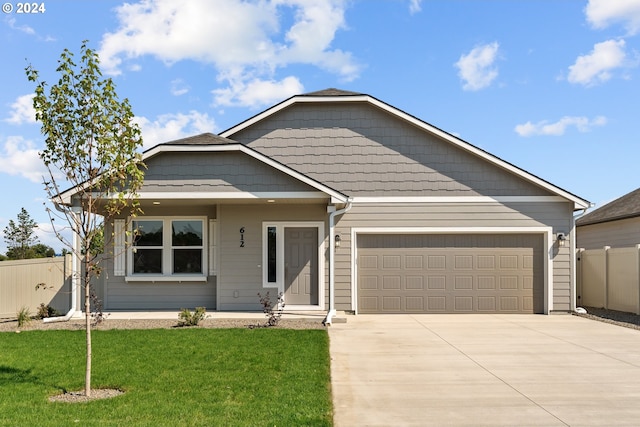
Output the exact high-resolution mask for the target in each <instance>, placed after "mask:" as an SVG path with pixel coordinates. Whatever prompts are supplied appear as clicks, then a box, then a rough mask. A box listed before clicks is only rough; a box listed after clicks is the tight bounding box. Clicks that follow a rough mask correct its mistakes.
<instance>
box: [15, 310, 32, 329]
mask: <svg viewBox="0 0 640 427" xmlns="http://www.w3.org/2000/svg"><path fill="white" fill-rule="evenodd" d="M16 317H17V318H18V327H20V328H22V327H23V326H26V325H28V324H29V322H31V314H30V313H29V307H22V308H21V309H20V311H18V313H17V314H16Z"/></svg>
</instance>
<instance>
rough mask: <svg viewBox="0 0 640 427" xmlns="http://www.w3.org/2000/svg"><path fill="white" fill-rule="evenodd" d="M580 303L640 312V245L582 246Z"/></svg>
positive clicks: (578, 280)
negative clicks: (599, 247) (592, 247)
mask: <svg viewBox="0 0 640 427" xmlns="http://www.w3.org/2000/svg"><path fill="white" fill-rule="evenodd" d="M576 259H577V260H578V263H577V265H578V268H577V291H578V302H577V303H578V306H589V307H598V308H600V307H602V308H607V309H610V310H618V311H625V312H628V313H636V314H640V245H636V246H634V247H630V248H610V247H608V246H605V247H604V248H602V249H588V250H585V249H579V250H578V252H577V254H576Z"/></svg>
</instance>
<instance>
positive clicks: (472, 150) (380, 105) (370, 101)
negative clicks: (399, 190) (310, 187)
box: [220, 89, 589, 209]
mask: <svg viewBox="0 0 640 427" xmlns="http://www.w3.org/2000/svg"><path fill="white" fill-rule="evenodd" d="M352 104H363V105H367V106H369V107H370V108H372V109H376V110H378V111H380V112H381V113H382V116H385V115H386V116H391V117H392V118H393V119H395V120H396V121H401V122H403V123H405V124H406V125H407V126H406V127H407V129H413V130H414V131H415V130H416V129H417V130H418V132H420V133H422V134H423V135H425V134H426V135H428V136H429V137H430V138H435V139H437V140H439V141H441V142H442V143H444V144H448V145H449V146H450V147H452V148H455V149H457V150H459V152H461V153H464V154H465V155H467V156H472V157H475V158H476V159H479V160H480V161H481V162H485V163H487V164H488V165H491V166H492V167H493V169H494V170H501V171H503V172H504V173H506V174H510V175H512V176H514V177H517V178H518V179H520V180H522V181H526V182H527V183H529V185H531V186H535V187H537V188H539V189H542V190H543V191H545V192H546V193H545V194H549V193H550V194H552V195H556V196H560V197H562V198H564V199H566V200H568V201H571V202H573V203H574V206H575V208H576V209H584V208H586V207H588V206H589V202H587V201H586V200H584V199H581V198H579V197H577V196H575V195H574V194H571V193H569V192H567V191H566V190H563V189H561V188H559V187H556V186H554V185H552V184H551V183H549V182H547V181H545V180H543V179H541V178H539V177H537V176H535V175H532V174H530V173H528V172H526V171H524V170H522V169H520V168H518V167H516V166H515V165H513V164H511V163H509V162H506V161H504V160H502V159H500V158H498V157H496V156H493V155H492V154H490V153H488V152H486V151H484V150H482V149H480V148H478V147H475V146H473V145H471V144H469V143H467V142H466V141H463V140H461V139H460V138H457V137H455V136H453V135H451V134H449V133H447V132H445V131H443V130H441V129H438V128H436V127H434V126H432V125H430V124H428V123H426V122H424V121H422V120H420V119H418V118H416V117H414V116H412V115H410V114H407V113H405V112H404V111H401V110H399V109H397V108H395V107H392V106H390V105H388V104H386V103H384V102H382V101H380V100H378V99H376V98H373V97H371V96H369V95H363V94H358V93H353V92H344V91H337V90H336V89H328V90H326V91H319V92H312V93H310V94H306V95H298V96H294V97H292V98H289V99H287V100H285V101H283V102H281V103H280V104H277V105H275V106H273V107H271V108H270V109H267V110H265V111H264V112H262V113H260V114H258V115H256V116H254V117H252V118H250V119H248V120H246V121H245V122H242V123H240V124H238V125H236V126H234V127H232V128H230V129H228V130H226V131H224V132H222V133H221V134H220V135H221V136H222V137H233V138H234V139H238V140H240V141H241V142H243V143H249V144H250V142H249V140H250V139H251V138H253V137H254V136H255V135H254V136H252V137H250V138H245V137H243V136H242V135H243V134H246V132H248V131H250V130H252V129H253V130H255V131H256V132H257V133H258V134H259V133H261V132H266V129H261V126H262V123H263V122H265V121H267V120H268V119H272V118H273V117H274V116H276V115H282V114H284V113H285V112H287V111H290V110H291V111H292V108H293V106H294V105H295V106H297V107H298V110H297V111H299V110H300V107H301V106H311V105H316V106H319V105H325V106H329V105H334V106H340V105H342V106H345V105H352ZM328 109H329V110H330V108H328ZM333 114H334V113H332V112H331V111H326V112H322V115H323V116H322V117H329V118H330V119H331V118H332V117H333ZM336 114H337V113H336ZM308 119H309V116H305V118H304V119H300V120H308ZM376 121H378V119H376ZM283 123H285V121H283ZM288 123H292V122H288ZM305 126H306V125H305ZM312 126H313V124H311V123H309V125H308V126H306V128H305V132H307V133H311V134H312V133H313V132H316V131H319V128H318V129H310V128H311V127H312ZM365 126H380V125H379V124H378V123H373V124H372V123H366V124H365ZM339 127H340V126H336V128H339ZM281 128H283V129H288V128H287V125H286V123H285V124H284V125H282V126H281ZM324 131H327V127H325V128H324ZM384 131H385V129H382V130H380V132H384ZM294 133H295V132H294V131H291V132H289V136H287V135H285V134H284V133H283V134H281V135H279V136H276V135H273V138H272V142H274V141H276V140H278V139H279V140H280V141H281V142H282V140H283V139H285V138H287V137H291V135H293V134H294ZM305 137H309V135H306V136H305ZM311 137H312V138H316V141H318V143H317V144H318V145H317V146H319V145H321V144H323V143H328V144H336V143H337V144H340V142H337V141H338V140H339V139H338V138H336V137H335V133H334V135H329V134H324V135H322V134H316V135H315V136H314V135H311ZM342 137H348V136H347V135H342ZM390 137H391V138H396V137H399V138H401V137H402V135H395V134H394V135H390ZM352 141H355V140H352ZM250 145H251V146H252V147H254V148H256V149H257V150H258V151H260V152H264V153H265V154H267V155H269V156H270V157H271V156H274V157H275V158H280V157H277V156H278V152H275V151H273V150H269V147H268V146H267V145H260V143H258V144H250ZM293 145H294V146H295V144H293ZM411 149H412V148H409V150H411ZM347 150H348V149H347ZM307 155H309V153H307ZM378 158H380V157H378ZM372 159H373V158H372ZM280 161H282V162H283V163H285V164H287V165H290V166H292V167H293V168H296V169H298V170H300V171H301V172H304V173H308V171H307V170H304V169H303V168H302V166H300V165H298V164H296V163H295V161H293V162H291V160H290V159H286V158H280ZM363 161H365V162H366V161H368V160H366V159H365V160H363ZM332 163H333V162H332ZM332 163H330V164H328V165H326V166H327V168H328V169H327V170H329V171H330V170H331V168H335V166H336V165H335V164H332ZM389 163H390V164H393V162H389ZM355 165H356V167H361V165H362V163H361V162H360V163H357V162H355ZM388 167H391V166H388ZM310 171H311V169H310ZM404 172H406V171H403V173H404ZM408 172H409V175H408V176H409V178H411V177H415V175H412V173H411V170H409V171H408ZM309 175H310V176H314V177H315V178H316V179H318V180H320V181H322V182H325V183H327V184H328V185H332V186H333V185H334V184H333V183H331V181H327V179H328V178H327V177H328V176H329V174H327V173H325V174H324V175H325V176H324V177H321V176H320V175H319V174H314V173H313V172H312V171H311V172H310V173H309ZM458 176H462V173H459V174H458ZM396 177H398V178H399V179H402V177H401V176H400V175H396ZM462 181H463V180H459V182H462ZM447 185H453V184H447ZM335 188H338V189H340V190H341V191H343V192H345V193H346V192H347V191H346V190H345V189H344V188H342V189H341V188H339V187H337V186H336V187H335ZM448 189H450V188H442V190H443V191H447V190H448ZM382 190H384V189H382V188H381V191H382ZM416 191H421V189H420V187H419V185H416ZM512 191H518V190H515V189H514V190H512Z"/></svg>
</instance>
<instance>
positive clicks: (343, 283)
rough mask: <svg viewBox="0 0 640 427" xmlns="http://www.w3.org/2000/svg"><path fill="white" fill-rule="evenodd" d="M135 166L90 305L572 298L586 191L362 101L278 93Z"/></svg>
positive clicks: (533, 306)
mask: <svg viewBox="0 0 640 427" xmlns="http://www.w3.org/2000/svg"><path fill="white" fill-rule="evenodd" d="M144 161H145V163H146V165H147V166H148V169H147V171H146V174H145V182H144V186H143V188H142V190H141V192H140V200H141V203H142V207H143V210H144V216H140V217H137V218H135V221H133V224H132V225H131V226H130V227H133V229H137V230H138V232H137V236H138V237H137V238H136V239H135V241H134V242H133V243H132V244H131V245H127V244H126V242H125V237H124V236H125V233H124V231H125V230H124V227H125V218H120V219H117V220H115V222H114V224H112V225H108V229H107V231H106V232H111V228H112V227H113V230H114V232H115V235H116V236H117V237H118V236H119V237H118V238H117V239H116V240H117V242H116V248H115V254H116V257H115V259H114V260H113V262H110V263H109V264H108V266H107V267H108V268H107V271H109V272H110V273H109V274H108V275H107V277H106V279H105V281H104V288H103V289H102V290H101V295H102V298H103V303H104V309H105V310H156V309H157V310H176V309H179V308H182V307H196V306H205V307H206V308H207V309H208V310H234V311H244V310H259V309H260V308H261V306H260V305H259V300H258V296H257V294H258V293H262V294H263V295H264V294H265V293H266V292H267V291H269V292H270V293H271V295H272V300H275V297H276V295H277V294H278V293H280V292H282V293H283V294H284V298H285V302H286V309H287V310H305V311H308V310H318V311H321V310H322V311H328V312H329V313H328V320H329V321H331V317H332V316H333V315H334V313H335V311H336V310H339V311H353V312H355V313H549V312H551V311H571V310H574V309H575V258H574V255H573V253H574V251H573V248H574V247H575V246H574V243H575V239H574V221H573V213H574V211H575V210H583V209H585V208H586V207H588V206H589V202H587V201H586V200H584V199H582V198H580V197H577V196H575V195H573V194H571V193H569V192H567V191H565V190H563V189H561V188H558V187H556V186H554V185H552V184H550V183H549V182H547V181H544V180H543V179H541V178H538V177H536V176H534V175H532V174H530V173H528V172H526V171H524V170H522V169H519V168H518V167H516V166H514V165H512V164H510V163H508V162H506V161H504V160H501V159H499V158H497V157H495V156H493V155H491V154H489V153H487V152H486V151H483V150H481V149H479V148H477V147H475V146H473V145H471V144H469V143H467V142H465V141H463V140H461V139H459V138H457V137H455V136H453V135H451V134H449V133H447V132H444V131H442V130H440V129H438V128H436V127H434V126H432V125H430V124H428V123H426V122H423V121H422V120H420V119H418V118H416V117H414V116H412V115H410V114H407V113H405V112H403V111H401V110H398V109H397V108H394V107H392V106H390V105H388V104H386V103H384V102H382V101H380V100H378V99H376V98H374V97H372V96H369V95H365V94H359V93H351V92H344V91H339V90H335V89H329V90H325V91H320V92H315V93H309V94H306V95H299V96H294V97H291V98H289V99H287V100H285V101H283V102H281V103H279V104H277V105H275V106H273V107H271V108H269V109H267V110H265V111H263V112H262V113H260V114H257V115H256V116H254V117H251V118H249V119H247V120H246V121H244V122H242V123H240V124H238V125H236V126H234V127H232V128H230V129H228V130H226V131H224V132H222V133H221V134H220V135H213V134H202V135H197V136H193V137H190V138H185V139H181V140H177V141H172V142H167V143H164V144H160V145H157V146H156V147H154V148H152V149H150V150H148V151H146V152H145V153H144ZM72 193H73V192H72V191H70V192H69V193H68V194H67V196H68V197H69V199H71V196H72ZM119 254H122V255H119Z"/></svg>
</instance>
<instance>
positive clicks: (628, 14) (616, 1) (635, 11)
mask: <svg viewBox="0 0 640 427" xmlns="http://www.w3.org/2000/svg"><path fill="white" fill-rule="evenodd" d="M584 11H585V15H586V16H587V21H588V22H589V23H590V24H591V25H592V26H593V27H594V28H596V29H602V28H607V27H609V26H610V25H612V24H615V23H621V24H623V25H624V27H625V28H626V30H627V32H628V33H629V35H633V34H637V33H638V32H639V31H640V0H589V3H588V4H587V6H586V7H585V9H584Z"/></svg>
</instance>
